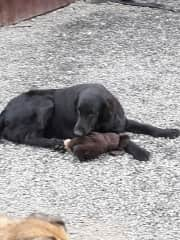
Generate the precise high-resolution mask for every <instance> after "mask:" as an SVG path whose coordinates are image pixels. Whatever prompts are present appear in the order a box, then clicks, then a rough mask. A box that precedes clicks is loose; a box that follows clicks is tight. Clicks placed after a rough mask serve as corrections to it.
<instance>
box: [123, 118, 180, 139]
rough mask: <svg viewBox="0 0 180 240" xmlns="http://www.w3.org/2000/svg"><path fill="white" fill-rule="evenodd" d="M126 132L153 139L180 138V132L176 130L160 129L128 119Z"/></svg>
mask: <svg viewBox="0 0 180 240" xmlns="http://www.w3.org/2000/svg"><path fill="white" fill-rule="evenodd" d="M125 131H128V132H133V133H139V134H146V135H150V136H153V137H165V138H176V137H179V136H180V130H179V129H174V128H166V129H163V128H158V127H154V126H152V125H149V124H144V123H139V122H137V121H134V120H129V119H127V122H126V129H125Z"/></svg>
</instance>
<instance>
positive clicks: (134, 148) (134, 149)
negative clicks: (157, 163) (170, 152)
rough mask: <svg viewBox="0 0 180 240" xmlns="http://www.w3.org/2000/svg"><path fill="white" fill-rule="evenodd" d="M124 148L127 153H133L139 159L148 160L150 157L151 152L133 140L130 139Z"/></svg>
mask: <svg viewBox="0 0 180 240" xmlns="http://www.w3.org/2000/svg"><path fill="white" fill-rule="evenodd" d="M124 149H125V151H126V152H127V153H129V154H131V155H132V156H133V157H134V158H135V159H137V160H139V161H148V160H149V158H150V153H149V152H148V151H147V150H146V149H144V148H141V147H139V146H138V145H137V144H135V143H134V142H132V141H129V143H128V145H127V146H126V147H125V148H124Z"/></svg>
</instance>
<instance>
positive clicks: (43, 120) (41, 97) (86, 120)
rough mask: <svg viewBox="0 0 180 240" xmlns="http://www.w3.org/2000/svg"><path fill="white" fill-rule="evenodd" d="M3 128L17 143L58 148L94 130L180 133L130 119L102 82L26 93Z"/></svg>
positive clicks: (0, 122) (9, 110)
mask: <svg viewBox="0 0 180 240" xmlns="http://www.w3.org/2000/svg"><path fill="white" fill-rule="evenodd" d="M0 131H1V133H0V134H1V137H2V138H5V139H8V140H10V141H13V142H16V143H23V144H28V145H34V146H39V147H46V148H53V149H58V150H63V149H64V145H63V139H66V138H73V137H74V136H82V135H87V134H89V133H90V132H92V131H97V132H115V133H123V132H125V131H130V132H134V133H141V134H148V135H151V136H154V137H169V138H175V137H178V136H179V135H180V131H179V130H177V129H161V128H157V127H153V126H151V125H147V124H141V123H139V122H136V121H133V120H129V119H127V118H126V116H125V114H124V110H123V108H122V106H121V105H120V103H119V101H118V100H117V99H116V98H115V97H114V96H113V95H112V94H111V93H110V92H109V91H108V90H107V89H106V88H105V87H104V86H102V85H100V84H80V85H76V86H72V87H68V88H63V89H53V90H32V91H29V92H26V93H23V94H21V95H19V96H17V97H15V98H14V99H12V100H11V101H10V102H9V104H8V105H7V106H6V108H5V109H4V111H3V112H2V113H1V115H0ZM132 148H133V150H132ZM134 148H136V149H137V145H133V144H132V146H131V148H130V149H127V151H134ZM138 152H139V154H140V156H139V160H143V159H144V160H147V154H143V152H142V151H138ZM136 156H137V154H136Z"/></svg>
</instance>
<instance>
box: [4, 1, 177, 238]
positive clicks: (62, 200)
mask: <svg viewBox="0 0 180 240" xmlns="http://www.w3.org/2000/svg"><path fill="white" fill-rule="evenodd" d="M156 2H159V3H160V2H161V3H167V5H168V6H172V7H175V8H176V9H178V8H180V1H173V0H171V1H170V0H169V1H156ZM179 40H180V14H179V13H171V12H168V11H163V10H152V9H148V8H138V7H131V6H123V5H120V4H118V3H113V2H107V3H106V2H104V3H102V4H92V3H90V2H77V3H75V4H72V5H70V6H69V7H67V8H64V9H60V10H58V11H55V12H52V13H50V14H47V15H44V16H40V17H38V18H34V19H32V20H29V21H25V22H22V23H20V24H18V25H15V26H10V27H4V28H1V29H0V89H1V93H0V110H2V109H3V107H4V106H5V105H6V104H7V102H8V101H9V100H10V99H11V98H12V97H14V96H16V95H17V94H19V93H21V92H23V91H26V90H27V89H30V88H59V87H64V86H70V85H72V84H77V83H86V82H97V83H102V84H104V85H105V86H106V87H107V88H108V89H109V90H111V91H112V92H113V93H114V94H115V95H116V96H117V97H118V99H119V100H120V101H121V103H122V105H123V106H124V108H125V111H126V113H127V115H128V116H129V117H131V118H134V119H137V120H139V121H146V122H148V123H153V124H155V125H157V126H160V127H179V128H180V41H179ZM132 138H133V139H134V140H135V141H136V142H137V143H139V144H140V145H141V146H144V147H145V148H147V149H148V150H149V151H151V153H152V156H151V159H150V161H149V162H147V163H143V162H138V161H136V160H134V159H132V157H131V156H129V155H128V154H122V155H121V156H117V157H112V156H109V155H104V156H101V157H100V158H99V159H97V160H95V161H92V162H89V163H79V162H78V161H77V160H76V159H74V158H73V157H72V156H71V155H70V154H67V153H66V154H64V155H62V154H60V153H58V152H55V151H50V150H46V149H38V148H34V147H28V146H23V145H15V144H13V143H9V142H5V143H2V144H0V211H1V212H2V213H8V214H9V215H15V216H24V215H27V214H29V213H32V212H34V211H38V212H46V213H50V214H56V215H61V216H62V217H63V219H64V220H65V221H66V222H67V227H68V230H69V233H70V237H71V239H74V240H80V239H83V240H91V239H93V240H100V239H101V240H107V239H108V240H179V239H180V216H179V212H180V151H179V148H180V138H178V139H174V140H169V139H154V138H152V137H149V136H140V135H133V136H132Z"/></svg>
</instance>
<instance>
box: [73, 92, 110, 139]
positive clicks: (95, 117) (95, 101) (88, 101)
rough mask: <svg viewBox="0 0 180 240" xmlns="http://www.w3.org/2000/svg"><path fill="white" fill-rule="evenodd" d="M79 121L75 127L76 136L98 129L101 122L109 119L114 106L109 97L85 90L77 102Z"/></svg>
mask: <svg viewBox="0 0 180 240" xmlns="http://www.w3.org/2000/svg"><path fill="white" fill-rule="evenodd" d="M76 111H77V122H76V124H75V127H74V134H75V135H76V136H84V135H88V134H89V133H90V132H92V131H95V130H97V129H98V124H99V122H103V121H107V120H108V119H109V118H110V116H111V114H112V108H111V104H109V101H108V99H106V98H105V97H104V96H101V95H100V94H98V93H94V92H90V91H85V92H83V93H82V94H81V95H80V96H79V98H78V100H77V103H76Z"/></svg>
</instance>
